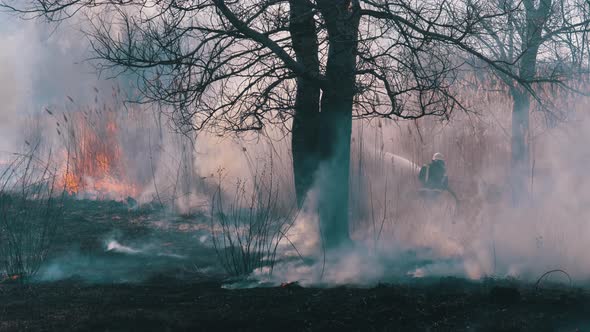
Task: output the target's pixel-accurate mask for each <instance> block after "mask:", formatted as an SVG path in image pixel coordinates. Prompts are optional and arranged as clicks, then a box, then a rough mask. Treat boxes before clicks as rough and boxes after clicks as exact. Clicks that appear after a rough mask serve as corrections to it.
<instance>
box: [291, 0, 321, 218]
mask: <svg viewBox="0 0 590 332" xmlns="http://www.w3.org/2000/svg"><path fill="white" fill-rule="evenodd" d="M289 4H290V7H291V8H290V11H291V12H290V25H289V31H290V33H291V40H292V43H293V50H294V51H295V56H296V58H297V62H299V63H301V64H302V65H303V66H304V67H305V68H306V70H307V71H309V72H312V73H313V74H314V75H317V74H319V71H320V64H319V59H318V53H319V52H318V41H317V32H316V25H315V19H314V17H313V16H314V13H313V8H312V7H311V6H310V5H309V4H308V3H306V2H305V1H300V0H290V1H289ZM319 111H320V88H319V85H318V84H317V83H316V82H314V81H311V80H309V79H306V78H303V77H300V78H298V79H297V94H296V97H295V112H294V114H293V125H292V129H291V151H292V155H293V176H294V182H295V193H296V196H297V205H298V206H299V207H301V206H302V205H303V202H304V201H305V197H306V196H307V193H308V191H309V190H310V189H311V186H312V185H313V183H314V179H315V174H316V173H317V170H318V166H319V151H318V149H319Z"/></svg>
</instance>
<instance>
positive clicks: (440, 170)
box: [418, 160, 449, 190]
mask: <svg viewBox="0 0 590 332" xmlns="http://www.w3.org/2000/svg"><path fill="white" fill-rule="evenodd" d="M418 179H420V182H421V183H422V186H423V187H424V188H427V189H438V190H447V189H448V186H449V178H448V177H447V168H446V166H445V162H444V160H433V161H432V162H431V163H430V164H428V165H424V166H422V168H421V169H420V174H419V175H418Z"/></svg>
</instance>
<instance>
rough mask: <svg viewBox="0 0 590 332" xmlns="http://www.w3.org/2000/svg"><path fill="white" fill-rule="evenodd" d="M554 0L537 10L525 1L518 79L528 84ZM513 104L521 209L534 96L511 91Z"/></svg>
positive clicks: (514, 178)
mask: <svg viewBox="0 0 590 332" xmlns="http://www.w3.org/2000/svg"><path fill="white" fill-rule="evenodd" d="M551 4H552V1H551V0H541V1H540V2H539V4H538V8H535V6H534V2H533V1H531V0H525V1H524V5H525V9H526V35H525V37H526V38H525V40H524V41H523V45H522V46H523V47H522V50H523V54H522V56H521V59H520V68H519V76H520V77H521V78H522V79H524V80H525V81H529V82H530V81H531V80H533V79H534V78H535V75H536V73H537V56H538V54H539V48H540V46H541V44H542V43H543V37H542V32H543V28H544V26H545V23H546V22H547V19H548V16H549V15H550V9H551ZM510 90H511V94H512V98H513V101H514V104H513V109H512V139H511V149H512V151H511V163H510V166H511V174H510V180H511V184H512V203H513V205H514V206H519V205H521V204H522V203H524V202H526V201H527V200H528V199H529V197H530V193H529V190H528V189H527V183H528V179H529V174H530V173H529V167H530V149H529V113H530V106H531V101H530V98H531V95H530V93H529V91H526V90H525V89H524V88H523V87H522V86H513V87H512V88H511V89H510Z"/></svg>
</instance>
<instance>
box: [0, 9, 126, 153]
mask: <svg viewBox="0 0 590 332" xmlns="http://www.w3.org/2000/svg"><path fill="white" fill-rule="evenodd" d="M80 28H81V26H80V25H78V24H76V23H75V22H73V21H71V20H70V21H68V22H64V23H62V24H61V25H60V26H59V27H57V26H55V25H50V24H46V23H43V22H41V21H22V20H19V19H17V18H15V17H13V16H10V15H7V14H6V13H0V87H1V89H0V100H1V101H2V102H1V106H0V150H3V151H14V147H15V144H19V143H20V142H19V140H20V139H21V138H22V137H20V136H19V133H20V132H21V128H19V124H20V123H21V121H23V119H24V118H25V117H26V116H27V115H28V114H33V113H35V112H41V111H42V110H43V108H44V107H53V108H57V109H63V108H64V105H65V104H66V98H67V96H71V97H72V98H74V99H75V101H76V102H77V103H79V104H87V103H91V102H93V99H94V97H95V95H96V93H95V92H94V88H95V87H96V88H99V90H101V91H104V92H105V93H110V87H111V86H112V85H113V84H114V83H116V82H113V81H107V80H104V79H100V78H98V76H97V74H96V71H95V70H94V68H93V67H92V66H91V65H90V63H89V62H86V61H85V60H87V59H88V58H89V57H90V55H91V53H90V52H89V43H88V41H87V39H86V38H85V37H84V35H83V34H82V32H81V30H80Z"/></svg>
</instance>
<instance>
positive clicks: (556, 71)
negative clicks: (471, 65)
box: [466, 0, 590, 205]
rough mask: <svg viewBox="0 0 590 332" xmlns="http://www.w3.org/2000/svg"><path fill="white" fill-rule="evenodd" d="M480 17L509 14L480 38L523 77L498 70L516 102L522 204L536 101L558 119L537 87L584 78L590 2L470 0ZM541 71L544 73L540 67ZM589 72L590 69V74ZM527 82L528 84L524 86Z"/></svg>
mask: <svg viewBox="0 0 590 332" xmlns="http://www.w3.org/2000/svg"><path fill="white" fill-rule="evenodd" d="M466 4H467V6H468V8H471V10H472V12H474V13H477V14H478V15H486V14H485V13H490V12H498V11H501V12H504V13H505V14H504V15H501V16H497V17H495V18H494V19H490V20H481V22H482V25H481V27H482V28H483V29H482V30H481V31H480V33H478V34H476V35H475V36H477V38H478V39H479V41H480V47H481V49H482V53H484V54H486V55H487V56H490V57H493V58H495V59H498V60H500V61H502V62H503V63H504V64H503V65H502V66H503V67H504V68H505V69H506V71H511V72H513V73H514V74H515V75H518V76H519V77H520V79H521V81H517V80H514V78H513V77H510V76H509V75H506V73H505V72H501V71H498V70H497V68H492V69H493V71H494V73H495V74H496V75H497V76H498V77H499V78H500V79H501V80H502V81H503V82H504V84H506V85H507V87H508V90H509V93H510V95H511V97H512V99H513V109H512V137H511V176H510V182H511V185H512V197H513V202H514V203H515V204H516V205H518V204H520V203H522V202H523V201H525V200H526V198H527V196H528V189H527V179H528V178H529V174H530V167H531V166H530V148H529V143H530V142H529V137H530V134H529V127H530V126H529V122H530V121H529V117H530V116H529V114H530V111H531V99H536V100H537V101H539V102H541V103H542V106H543V107H544V108H545V109H546V110H547V111H548V112H553V114H550V115H551V116H554V117H555V116H557V113H555V110H552V109H551V107H550V104H551V101H550V100H542V99H543V98H542V96H540V94H538V93H537V92H538V91H539V89H535V86H534V85H533V83H535V82H536V83H538V84H537V86H536V87H539V85H541V84H550V85H558V86H559V87H561V88H566V89H567V88H568V87H567V85H566V83H567V82H568V80H571V79H572V78H579V77H580V76H581V75H580V74H581V71H582V68H583V63H584V61H587V60H588V32H590V20H589V19H588V18H589V17H588V9H589V8H590V7H589V6H590V5H589V3H588V1H578V0H537V1H534V0H494V1H490V2H487V3H481V2H475V1H472V0H467V1H466ZM539 67H541V69H540V68H539ZM584 71H586V72H587V68H586V69H585V70H584ZM523 82H525V84H522V83H523Z"/></svg>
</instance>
